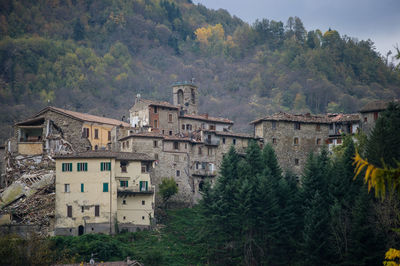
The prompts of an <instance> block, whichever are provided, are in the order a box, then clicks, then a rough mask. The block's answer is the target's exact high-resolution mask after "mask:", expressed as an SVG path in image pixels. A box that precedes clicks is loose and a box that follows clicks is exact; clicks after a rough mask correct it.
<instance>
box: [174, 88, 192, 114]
mask: <svg viewBox="0 0 400 266" xmlns="http://www.w3.org/2000/svg"><path fill="white" fill-rule="evenodd" d="M172 92H173V103H174V105H175V106H178V107H180V108H179V110H182V112H183V113H182V114H189V115H194V114H197V112H198V109H197V104H198V92H197V86H196V85H194V83H193V82H191V81H184V82H176V83H174V84H173V85H172Z"/></svg>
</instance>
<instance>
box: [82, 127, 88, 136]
mask: <svg viewBox="0 0 400 266" xmlns="http://www.w3.org/2000/svg"><path fill="white" fill-rule="evenodd" d="M88 137H89V128H87V127H84V128H83V129H82V138H88Z"/></svg>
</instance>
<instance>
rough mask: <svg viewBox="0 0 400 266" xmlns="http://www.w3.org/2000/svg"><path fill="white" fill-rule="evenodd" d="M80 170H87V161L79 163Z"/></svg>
mask: <svg viewBox="0 0 400 266" xmlns="http://www.w3.org/2000/svg"><path fill="white" fill-rule="evenodd" d="M76 168H77V169H78V172H87V163H77V166H76Z"/></svg>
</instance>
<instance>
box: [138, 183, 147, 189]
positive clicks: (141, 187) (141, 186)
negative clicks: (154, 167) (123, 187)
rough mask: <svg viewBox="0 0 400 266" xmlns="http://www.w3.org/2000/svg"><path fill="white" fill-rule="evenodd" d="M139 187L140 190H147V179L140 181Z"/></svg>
mask: <svg viewBox="0 0 400 266" xmlns="http://www.w3.org/2000/svg"><path fill="white" fill-rule="evenodd" d="M139 187H140V191H147V189H148V183H147V181H140V182H139Z"/></svg>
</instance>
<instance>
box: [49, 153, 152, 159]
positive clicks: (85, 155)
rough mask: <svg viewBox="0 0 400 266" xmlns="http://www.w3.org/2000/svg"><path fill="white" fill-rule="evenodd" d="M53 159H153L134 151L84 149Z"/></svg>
mask: <svg viewBox="0 0 400 266" xmlns="http://www.w3.org/2000/svg"><path fill="white" fill-rule="evenodd" d="M54 158H55V159H73V158H85V159H90V158H115V159H117V160H130V161H154V159H153V158H151V157H150V156H149V155H147V154H144V153H136V152H113V151H85V152H75V153H70V154H62V155H57V156H55V157H54Z"/></svg>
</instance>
